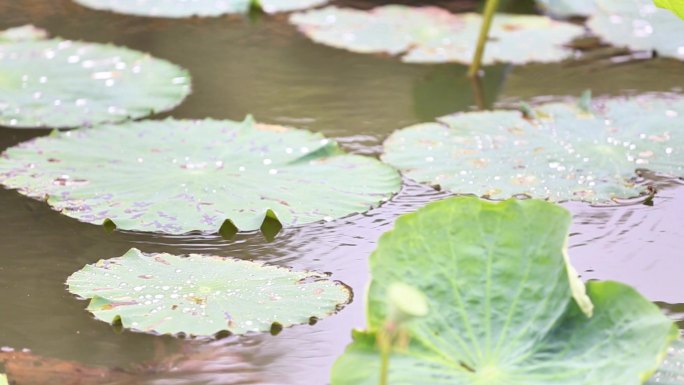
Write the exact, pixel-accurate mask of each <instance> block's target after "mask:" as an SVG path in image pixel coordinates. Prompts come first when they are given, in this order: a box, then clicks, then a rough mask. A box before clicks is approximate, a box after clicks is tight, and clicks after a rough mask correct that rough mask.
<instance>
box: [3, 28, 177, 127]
mask: <svg viewBox="0 0 684 385" xmlns="http://www.w3.org/2000/svg"><path fill="white" fill-rule="evenodd" d="M189 93H190V76H189V74H188V73H187V72H186V71H185V70H183V69H182V68H180V67H178V66H176V65H174V64H171V63H169V62H166V61H164V60H160V59H156V58H153V57H151V56H150V55H148V54H145V53H142V52H138V51H133V50H130V49H126V48H121V47H115V46H111V45H103V44H93V43H82V42H74V41H67V40H61V39H51V40H38V41H20V42H0V125H2V126H8V127H13V128H32V127H50V128H66V127H78V126H90V125H94V124H98V123H105V122H112V123H113V122H121V121H125V120H129V119H136V118H141V117H145V116H148V115H151V114H153V113H156V112H162V111H167V110H170V109H172V108H173V107H175V106H176V105H178V104H179V103H180V102H181V101H182V100H183V99H184V98H185V97H186V96H187V95H188V94H189Z"/></svg>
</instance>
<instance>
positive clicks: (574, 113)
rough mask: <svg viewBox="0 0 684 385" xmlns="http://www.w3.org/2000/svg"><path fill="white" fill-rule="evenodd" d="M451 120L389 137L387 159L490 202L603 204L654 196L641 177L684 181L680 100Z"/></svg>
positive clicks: (553, 107) (565, 106)
mask: <svg viewBox="0 0 684 385" xmlns="http://www.w3.org/2000/svg"><path fill="white" fill-rule="evenodd" d="M591 108H592V111H593V112H587V111H586V110H584V109H583V108H581V107H579V106H576V105H574V104H570V103H553V104H544V105H540V106H539V107H538V108H536V109H535V110H534V111H531V112H530V113H532V114H534V115H536V118H534V119H526V118H524V117H523V114H522V113H521V112H518V111H503V110H499V111H491V112H471V113H462V114H456V115H449V116H445V117H442V118H439V119H438V123H426V124H419V125H415V126H411V127H408V128H404V129H401V130H399V131H396V132H395V133H393V134H392V135H391V136H390V137H389V138H388V139H387V140H386V141H385V144H384V147H385V153H384V154H383V156H382V159H383V160H384V161H385V162H387V163H389V164H391V165H393V166H395V167H397V168H398V169H400V170H401V171H403V172H404V174H405V175H406V176H408V177H410V178H412V179H414V180H416V181H418V182H423V183H430V184H432V185H439V186H441V187H442V188H444V189H446V190H450V191H453V192H456V193H469V194H477V195H480V196H487V197H490V198H493V199H501V198H508V197H511V196H516V195H520V194H525V195H529V196H532V197H536V198H545V199H551V200H554V201H565V200H582V201H587V202H592V203H600V202H602V203H605V202H610V201H611V200H615V199H617V198H631V197H637V196H639V195H642V194H646V193H648V186H647V185H645V184H639V183H635V180H634V179H635V178H636V174H635V170H637V169H651V170H653V171H656V172H660V173H664V174H668V175H671V176H675V177H684V124H683V123H682V116H684V100H683V99H677V98H665V97H662V98H661V97H640V98H632V99H609V100H605V101H603V102H597V103H594V105H593V107H591Z"/></svg>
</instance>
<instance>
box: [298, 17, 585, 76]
mask: <svg viewBox="0 0 684 385" xmlns="http://www.w3.org/2000/svg"><path fill="white" fill-rule="evenodd" d="M290 22H291V23H293V24H295V25H296V26H297V27H298V28H299V30H300V31H301V32H303V33H304V34H305V35H307V36H308V37H309V38H311V39H312V40H313V41H315V42H317V43H321V44H325V45H329V46H332V47H336V48H342V49H346V50H349V51H353V52H360V53H386V54H390V55H401V59H402V60H403V61H405V62H412V63H442V62H457V63H470V62H471V60H472V58H473V54H474V51H475V45H476V43H477V37H478V34H479V31H480V24H481V23H482V17H481V16H480V15H479V14H474V13H466V14H458V15H455V14H452V13H449V12H448V11H445V10H443V9H441V8H436V7H408V6H401V5H388V6H382V7H377V8H374V9H372V10H370V11H360V10H354V9H345V8H337V7H327V8H324V9H320V10H311V11H307V12H301V13H295V14H293V15H291V16H290ZM583 33H584V29H583V28H582V27H579V26H576V25H573V24H570V23H565V22H560V21H555V20H552V19H550V18H548V17H545V16H532V15H505V14H501V15H497V16H496V18H494V22H493V25H492V29H491V32H490V36H491V41H490V42H489V43H488V44H487V49H486V52H485V55H484V59H483V60H484V61H483V62H484V64H493V63H496V62H506V63H516V64H523V63H529V62H554V61H560V60H563V59H566V58H568V57H570V56H571V55H572V50H570V49H568V48H566V47H565V45H566V44H568V43H570V42H571V41H572V40H573V39H575V38H576V37H578V36H581V35H582V34H583Z"/></svg>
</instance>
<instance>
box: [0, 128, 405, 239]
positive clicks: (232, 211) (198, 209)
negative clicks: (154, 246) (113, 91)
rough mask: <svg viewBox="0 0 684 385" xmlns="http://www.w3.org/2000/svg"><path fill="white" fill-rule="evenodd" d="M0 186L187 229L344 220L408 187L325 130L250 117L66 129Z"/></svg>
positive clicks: (81, 212)
mask: <svg viewBox="0 0 684 385" xmlns="http://www.w3.org/2000/svg"><path fill="white" fill-rule="evenodd" d="M0 183H2V184H3V185H5V186H6V187H9V188H14V189H18V190H19V192H20V193H22V194H25V195H28V196H31V197H34V198H38V199H47V203H48V204H49V205H51V206H52V207H53V208H54V209H55V210H58V211H60V212H61V213H63V214H65V215H68V216H70V217H73V218H76V219H78V220H80V221H83V222H88V223H94V224H106V225H108V226H110V227H113V225H115V226H116V227H118V228H119V229H123V230H138V231H150V232H161V233H170V234H182V233H187V232H189V231H193V230H199V231H202V232H212V233H213V232H217V231H219V230H221V232H222V231H223V230H225V228H226V227H231V228H233V229H234V230H240V231H250V230H256V229H259V228H260V227H261V226H262V224H263V223H264V221H265V220H266V219H267V218H268V219H272V220H278V221H279V222H280V223H281V224H282V225H286V226H293V225H301V224H305V223H311V222H316V221H321V220H332V219H333V218H339V217H343V216H346V215H349V214H352V213H357V212H364V211H367V210H368V209H369V208H370V207H371V206H374V205H378V204H379V203H380V202H381V201H383V200H384V199H386V198H389V197H390V196H391V195H392V194H393V193H395V192H397V191H398V190H399V188H400V185H401V180H400V177H399V175H398V173H397V172H396V171H395V170H394V169H392V168H391V167H389V166H387V165H385V164H383V163H381V162H379V161H378V160H376V159H373V158H369V157H364V156H358V155H349V154H346V153H344V152H343V151H342V150H340V149H339V147H338V146H337V144H336V143H335V142H334V141H331V140H329V139H326V138H324V137H323V136H322V135H320V134H314V133H311V132H309V131H304V130H298V129H293V128H287V127H281V126H271V125H263V124H256V123H254V122H253V121H252V120H251V118H250V119H247V120H245V121H244V122H234V121H229V120H226V121H214V120H201V121H192V120H172V119H169V120H164V121H142V122H131V123H126V124H120V125H107V126H99V127H96V128H92V129H84V130H77V131H70V132H60V133H56V135H51V136H47V137H42V138H37V139H34V140H31V141H28V142H25V143H22V144H20V145H18V146H15V147H12V148H10V149H8V150H7V151H6V152H5V153H4V154H3V155H2V158H0Z"/></svg>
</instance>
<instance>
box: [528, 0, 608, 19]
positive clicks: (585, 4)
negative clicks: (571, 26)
mask: <svg viewBox="0 0 684 385" xmlns="http://www.w3.org/2000/svg"><path fill="white" fill-rule="evenodd" d="M537 4H539V6H540V7H542V8H543V9H544V11H546V12H548V13H550V14H551V15H554V16H558V17H571V16H590V15H591V14H593V13H594V12H595V11H596V0H537Z"/></svg>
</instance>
